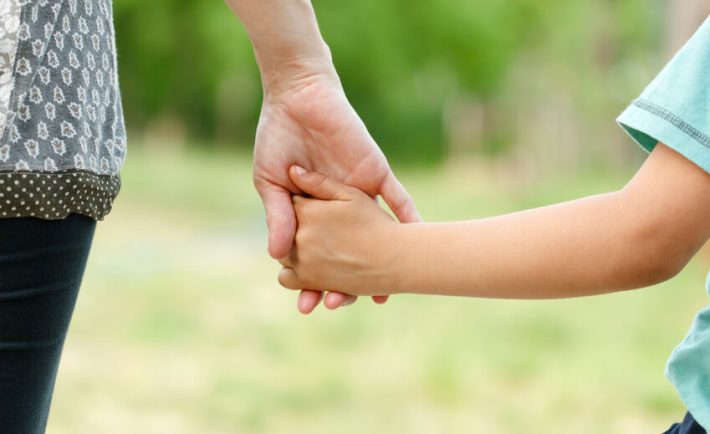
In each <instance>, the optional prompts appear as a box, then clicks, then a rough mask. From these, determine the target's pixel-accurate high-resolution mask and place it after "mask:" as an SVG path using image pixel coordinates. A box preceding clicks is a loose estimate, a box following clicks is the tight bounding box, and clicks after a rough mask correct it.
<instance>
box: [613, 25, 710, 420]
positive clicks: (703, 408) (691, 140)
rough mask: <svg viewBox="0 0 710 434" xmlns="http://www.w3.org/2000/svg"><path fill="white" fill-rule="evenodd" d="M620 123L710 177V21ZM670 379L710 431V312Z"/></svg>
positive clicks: (647, 145) (678, 355) (677, 356)
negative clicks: (667, 148) (676, 153)
mask: <svg viewBox="0 0 710 434" xmlns="http://www.w3.org/2000/svg"><path fill="white" fill-rule="evenodd" d="M617 122H618V123H619V125H621V126H622V127H623V128H624V129H625V130H626V132H628V133H629V135H631V137H632V138H633V139H634V140H636V141H637V142H638V143H639V144H640V145H641V146H642V147H643V148H644V149H646V150H647V151H649V152H650V151H651V150H652V149H653V147H654V146H655V145H656V144H657V143H658V142H661V143H664V144H666V145H667V146H668V147H670V148H672V149H674V150H675V151H677V152H679V153H680V154H682V155H684V156H685V157H686V158H688V159H689V160H690V161H692V162H693V163H695V164H696V165H698V166H699V167H701V168H702V169H703V170H705V171H706V172H708V173H710V17H709V18H707V19H706V20H705V23H704V24H703V25H702V26H701V27H700V29H699V30H698V31H697V32H696V33H695V34H694V35H693V37H692V38H691V39H690V40H689V41H688V42H687V43H686V44H685V46H684V47H683V48H682V49H681V50H680V51H679V52H678V53H677V54H676V55H675V56H674V57H673V59H672V60H671V61H670V62H669V63H668V65H666V67H665V68H663V70H662V71H661V72H660V74H659V75H658V76H657V77H656V78H655V79H654V80H653V81H652V82H651V84H649V85H648V87H647V88H646V89H645V90H644V91H643V93H642V94H641V96H640V97H639V98H638V99H636V100H634V101H633V102H632V103H631V105H630V106H629V107H628V108H627V109H626V110H625V111H624V112H623V113H622V114H621V115H620V116H619V118H618V119H617ZM708 200H710V198H708ZM708 218H710V216H708ZM706 289H707V290H708V292H709V293H710V275H708V280H707V282H706ZM666 376H667V377H668V379H669V380H670V381H671V382H672V383H673V384H674V386H675V387H676V389H677V391H678V394H679V395H680V397H681V399H682V400H683V402H684V403H685V405H686V406H687V407H688V410H689V411H690V413H691V414H692V415H693V416H694V417H695V419H696V420H697V421H698V423H700V425H702V426H703V427H704V428H705V429H706V430H710V307H708V308H706V309H704V310H702V311H701V312H700V313H699V314H698V316H697V318H696V319H695V321H694V323H693V326H692V327H691V330H690V332H689V333H688V335H687V336H686V338H685V339H684V340H683V342H681V343H680V344H679V345H678V346H677V347H676V349H675V350H674V351H673V353H672V354H671V356H670V359H669V360H668V365H667V366H666Z"/></svg>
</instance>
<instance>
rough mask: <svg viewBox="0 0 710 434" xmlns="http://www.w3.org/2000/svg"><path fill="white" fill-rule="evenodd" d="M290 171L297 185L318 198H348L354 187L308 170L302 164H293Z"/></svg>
mask: <svg viewBox="0 0 710 434" xmlns="http://www.w3.org/2000/svg"><path fill="white" fill-rule="evenodd" d="M288 173H289V176H290V178H291V182H293V183H294V184H295V185H296V187H298V188H300V189H301V190H303V191H304V192H306V193H308V194H309V195H311V196H313V197H315V198H316V199H322V200H338V199H347V198H348V197H349V195H348V193H349V192H350V190H352V189H353V188H352V187H349V186H347V185H345V184H343V183H340V182H338V181H336V180H334V179H332V178H328V177H327V176H325V175H323V174H321V173H317V172H312V171H309V170H306V169H304V168H303V167H301V166H291V168H290V169H289V172H288Z"/></svg>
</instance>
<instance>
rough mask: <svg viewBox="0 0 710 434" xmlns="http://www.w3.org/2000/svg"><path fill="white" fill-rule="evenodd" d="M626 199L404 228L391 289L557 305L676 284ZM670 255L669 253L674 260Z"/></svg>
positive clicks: (611, 197) (614, 196) (610, 197)
mask: <svg viewBox="0 0 710 434" xmlns="http://www.w3.org/2000/svg"><path fill="white" fill-rule="evenodd" d="M638 218H639V216H638V215H637V213H636V212H635V211H634V208H633V205H632V204H629V203H628V201H627V200H626V198H625V197H624V193H622V192H618V193H609V194H604V195H600V196H593V197H589V198H585V199H580V200H576V201H573V202H567V203H563V204H558V205H553V206H549V207H544V208H538V209H533V210H528V211H523V212H519V213H515V214H510V215H505V216H501V217H494V218H488V219H482V220H474V221H468V222H455V223H442V224H420V225H402V226H400V227H399V230H398V242H397V243H396V244H397V245H398V246H399V248H398V251H399V254H397V255H396V260H395V261H393V262H392V264H393V265H394V269H393V273H392V274H391V276H392V277H393V279H392V282H391V283H389V282H388V284H389V285H392V287H394V288H396V289H395V291H396V290H398V289H401V290H402V291H405V292H415V293H430V294H446V295H464V296H476V297H496V298H558V297H574V296H582V295H591V294H597V293H604V292H610V291H616V290H623V289H631V288H637V287H641V286H647V285H650V284H653V283H656V282H658V281H661V280H664V279H666V278H669V277H671V275H672V274H673V273H674V272H675V270H676V265H675V264H676V261H675V260H674V259H673V258H664V256H665V254H664V252H663V251H662V250H663V248H662V246H661V245H660V243H659V240H658V238H657V237H656V234H654V232H653V231H654V229H653V228H652V227H650V226H649V227H643V225H640V224H639V220H638ZM668 253H670V252H668Z"/></svg>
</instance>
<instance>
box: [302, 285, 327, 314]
mask: <svg viewBox="0 0 710 434" xmlns="http://www.w3.org/2000/svg"><path fill="white" fill-rule="evenodd" d="M322 299H323V292H321V291H314V290H311V289H304V290H303V291H301V293H300V294H298V311H299V312H301V313H302V314H304V315H308V314H309V313H311V312H313V309H315V308H316V307H317V306H318V304H319V303H320V301H321V300H322Z"/></svg>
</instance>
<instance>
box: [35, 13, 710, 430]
mask: <svg viewBox="0 0 710 434" xmlns="http://www.w3.org/2000/svg"><path fill="white" fill-rule="evenodd" d="M314 5H315V7H316V11H317V13H318V16H319V21H320V24H321V27H322V31H323V33H324V35H325V38H326V40H327V41H328V43H329V44H330V46H331V49H332V52H333V55H334V60H335V63H336V66H337V68H338V71H339V73H340V74H341V77H342V81H343V84H344V87H345V89H346V92H347V94H348V96H349V98H350V100H351V102H352V104H353V105H354V107H355V108H356V109H357V111H358V112H359V113H360V114H361V116H362V117H363V119H364V120H365V122H366V124H367V125H368V127H369V129H370V131H371V132H372V134H373V136H374V137H375V138H376V140H377V141H378V143H379V144H380V145H381V147H382V148H383V149H384V151H385V152H386V154H387V155H388V157H389V158H390V160H391V162H392V164H393V166H394V168H395V169H396V172H397V173H398V175H399V176H400V177H401V179H402V181H403V182H404V184H405V185H406V186H407V188H408V189H409V191H410V193H411V194H412V195H413V196H414V198H415V200H416V201H417V203H418V206H419V209H420V211H421V214H422V215H423V217H424V218H425V219H426V220H431V221H441V220H450V219H466V218H475V217H482V216H490V215H494V214H497V213H503V212H509V211H514V210H519V209H522V208H526V207H533V206H540V205H545V204H549V203H552V202H555V201H561V200H566V199H572V198H576V197H579V196H581V195H586V194H592V193H598V192H603V191H607V190H610V189H614V188H619V187H620V186H622V185H623V183H624V182H625V180H627V179H628V178H629V177H630V176H631V174H633V172H634V171H635V169H636V168H637V167H638V166H639V164H640V163H641V161H642V159H643V153H642V152H641V151H640V150H639V148H638V147H637V146H636V145H634V144H633V143H632V142H631V141H630V139H628V138H627V137H625V135H624V134H623V132H622V131H621V130H620V129H618V127H617V126H616V125H615V123H614V118H615V116H616V115H617V114H618V113H619V112H620V111H621V110H622V109H623V108H624V107H625V105H626V104H628V102H629V101H630V100H631V99H633V98H634V97H635V96H636V95H638V93H639V92H640V91H641V90H642V89H643V87H644V86H645V85H646V84H647V83H648V82H649V81H650V80H651V79H652V78H653V77H654V75H655V74H656V73H657V72H658V71H659V69H660V68H661V67H662V66H663V64H664V63H665V62H666V61H667V60H668V59H669V58H670V56H671V55H672V53H673V52H674V51H675V50H676V49H677V48H678V47H679V46H680V45H681V44H682V42H683V41H684V40H685V39H687V37H688V36H689V35H690V34H692V32H693V31H694V30H695V28H697V26H698V25H699V24H700V23H701V22H702V21H703V19H704V18H705V17H706V16H707V14H708V13H709V12H710V2H707V1H703V0H676V1H663V0H580V1H569V2H560V1H552V0H506V1H501V0H476V1H470V0H466V1H464V0H437V1H418V2H412V1H404V0H357V1H351V2H342V1H336V0H314ZM114 8H115V20H116V29H117V38H118V40H117V43H118V50H119V69H120V80H121V85H122V92H123V98H124V107H125V110H126V118H127V123H128V126H129V139H130V144H129V152H128V158H127V162H126V166H125V169H124V172H123V183H124V185H123V189H122V192H121V194H120V196H119V198H118V199H117V201H116V203H115V209H114V211H113V212H112V213H111V214H110V215H109V216H108V217H107V219H106V220H105V221H104V222H101V223H100V225H99V227H98V231H97V234H96V240H95V245H94V249H93V251H92V254H91V257H90V260H89V264H88V268H87V273H86V276H85V279H84V284H83V288H82V292H81V294H80V297H79V301H78V304H77V308H76V314H75V317H74V320H73V323H72V326H71V330H70V334H69V337H68V339H67V342H66V346H65V354H64V359H63V361H62V365H61V367H60V372H59V379H58V382H57V386H56V395H55V399H54V404H53V409H52V414H51V419H50V425H49V428H48V432H49V433H54V434H69V433H71V434H76V433H92V434H93V433H107V434H112V433H117V434H118V433H120V434H125V433H146V434H152V433H156V434H157V433H160V434H163V433H171V434H182V433H191V434H192V433H200V434H201V433H205V434H213V433H214V434H222V433H239V434H241V433H244V434H252V433H253V434H257V433H269V434H280V433H284V434H300V433H309V434H318V433H328V434H330V433H333V432H338V433H339V434H350V433H362V432H370V433H426V434H432V433H462V432H467V433H471V432H474V433H478V432H481V433H487V434H496V433H501V434H503V433H519V432H525V433H529V434H536V433H562V432H566V433H578V434H585V433H590V434H591V433H594V434H599V433H612V434H613V433H619V434H621V433H623V434H633V433H644V434H646V433H653V432H659V433H660V432H662V431H664V430H665V429H666V428H667V426H668V425H669V424H670V423H671V422H672V421H674V420H676V419H679V418H680V417H681V416H682V414H683V407H682V405H681V403H680V402H679V400H678V398H677V397H676V394H675V392H674V390H673V388H672V387H671V385H670V384H669V383H668V382H667V381H666V380H665V379H664V377H663V369H664V364H665V359H666V357H667V356H668V354H669V353H670V352H671V350H672V349H673V347H674V346H675V344H676V343H677V342H679V341H680V340H681V339H682V338H683V336H684V334H685V332H686V330H687V329H688V327H689V326H690V323H691V321H692V319H693V316H694V314H695V312H696V311H697V310H699V309H700V308H702V307H703V306H704V305H706V303H707V297H706V294H705V293H704V288H703V283H704V275H705V273H706V269H707V265H708V263H709V262H710V260H709V259H710V255H707V254H705V253H701V254H700V255H699V256H698V258H696V260H695V261H694V262H693V263H691V264H690V265H689V266H688V267H687V269H686V270H685V271H684V272H683V273H682V274H681V275H679V276H678V277H677V278H675V279H673V280H672V281H670V282H668V283H665V284H663V285H659V286H657V287H654V288H650V289H646V290H642V291H636V292H630V293H624V294H615V295H608V296H603V297H599V298H584V299H574V300H561V301H541V302H530V301H527V302H518V301H495V300H475V299H457V298H438V299H437V298H432V297H414V296H399V297H395V298H393V299H392V300H391V301H390V302H389V303H388V304H387V305H385V306H382V307H379V306H375V305H373V304H372V303H371V302H370V301H369V300H360V301H359V302H358V303H357V304H356V305H354V306H352V307H350V308H348V309H347V310H343V311H342V312H328V311H325V310H319V311H317V312H315V313H314V314H313V315H312V316H310V317H302V316H300V315H299V314H298V313H297V312H296V309H295V301H296V295H295V293H291V292H288V291H286V290H283V289H280V288H279V286H278V284H277V282H276V278H275V276H276V272H277V271H278V269H279V266H278V264H276V263H274V262H273V261H271V260H270V259H269V258H268V255H267V253H266V248H265V246H266V228H265V224H264V217H263V211H262V208H261V203H260V202H259V200H258V197H257V195H256V193H255V192H254V191H253V188H252V185H251V171H250V164H251V160H250V153H251V148H252V143H253V135H254V129H255V126H256V122H257V119H258V113H259V107H260V98H261V87H260V83H259V77H258V71H257V69H256V66H255V63H254V60H253V55H252V52H251V47H250V45H249V42H248V40H247V38H246V35H245V32H244V31H243V29H242V28H241V25H240V24H239V23H238V21H237V20H236V19H235V18H234V17H233V16H232V15H231V13H230V11H229V10H228V8H227V7H226V6H225V5H224V4H223V2H221V1H204V0H180V1H177V0H151V1H144V0H115V2H114ZM471 266H472V267H475V264H471Z"/></svg>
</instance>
